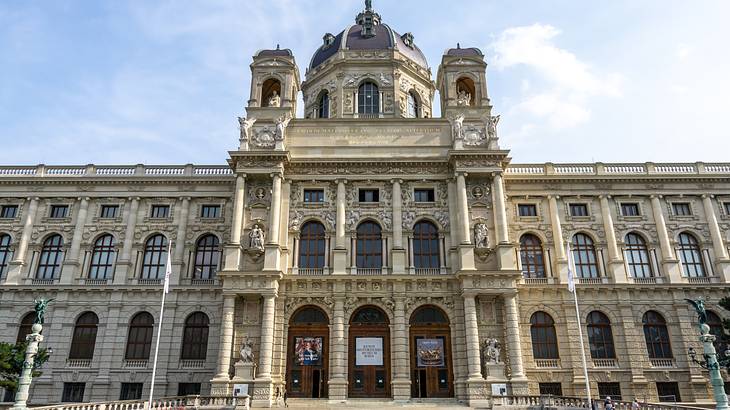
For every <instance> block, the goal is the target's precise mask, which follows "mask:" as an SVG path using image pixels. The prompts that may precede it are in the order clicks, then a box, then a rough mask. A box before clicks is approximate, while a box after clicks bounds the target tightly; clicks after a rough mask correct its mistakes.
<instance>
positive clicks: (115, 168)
mask: <svg viewBox="0 0 730 410" xmlns="http://www.w3.org/2000/svg"><path fill="white" fill-rule="evenodd" d="M232 175H233V170H231V168H230V167H228V166H227V165H193V164H186V165H142V164H138V165H93V164H90V165H84V166H78V165H72V166H55V165H54V166H49V165H44V164H40V165H31V166H0V178H13V177H15V178H19V177H20V178H25V177H36V178H37V177H49V178H60V177H85V178H88V177H105V178H108V177H190V176H196V177H226V176H232Z"/></svg>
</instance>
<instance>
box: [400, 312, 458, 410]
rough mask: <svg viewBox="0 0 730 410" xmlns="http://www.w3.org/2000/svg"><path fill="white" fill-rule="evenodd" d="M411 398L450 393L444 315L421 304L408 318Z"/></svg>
mask: <svg viewBox="0 0 730 410" xmlns="http://www.w3.org/2000/svg"><path fill="white" fill-rule="evenodd" d="M410 325H411V326H410V342H411V397H414V398H433V397H453V396H454V382H453V380H454V375H453V371H452V364H451V330H450V327H449V320H448V319H447V317H446V314H445V313H444V312H443V311H442V310H441V309H439V308H437V307H435V306H421V307H420V308H418V309H416V311H415V312H413V314H412V315H411V319H410Z"/></svg>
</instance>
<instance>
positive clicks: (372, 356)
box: [355, 337, 383, 366]
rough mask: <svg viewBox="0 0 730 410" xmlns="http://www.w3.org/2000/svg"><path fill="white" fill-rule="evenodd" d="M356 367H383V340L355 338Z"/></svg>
mask: <svg viewBox="0 0 730 410" xmlns="http://www.w3.org/2000/svg"><path fill="white" fill-rule="evenodd" d="M355 365H356V366H382V365H383V338H381V337H356V338H355Z"/></svg>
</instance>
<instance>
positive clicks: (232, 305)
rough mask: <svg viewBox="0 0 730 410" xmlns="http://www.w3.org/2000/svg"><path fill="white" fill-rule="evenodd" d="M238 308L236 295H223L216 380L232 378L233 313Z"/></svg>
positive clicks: (223, 380)
mask: <svg viewBox="0 0 730 410" xmlns="http://www.w3.org/2000/svg"><path fill="white" fill-rule="evenodd" d="M235 309H236V295H224V296H223V315H222V316H221V338H220V340H219V341H218V346H219V349H218V368H217V369H218V370H217V374H216V375H215V378H214V379H213V381H214V382H216V381H218V382H225V383H226V388H227V383H228V380H229V379H230V377H231V376H230V373H229V372H230V369H231V350H232V349H233V315H234V311H235Z"/></svg>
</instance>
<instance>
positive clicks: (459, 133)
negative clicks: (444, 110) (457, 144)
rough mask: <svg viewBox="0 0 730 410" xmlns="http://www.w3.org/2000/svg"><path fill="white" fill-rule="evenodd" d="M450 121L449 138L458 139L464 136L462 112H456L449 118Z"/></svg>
mask: <svg viewBox="0 0 730 410" xmlns="http://www.w3.org/2000/svg"><path fill="white" fill-rule="evenodd" d="M450 121H451V139H452V140H453V141H456V140H460V139H462V138H463V137H464V114H457V115H456V116H455V117H453V118H451V119H450Z"/></svg>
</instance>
